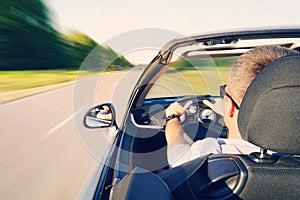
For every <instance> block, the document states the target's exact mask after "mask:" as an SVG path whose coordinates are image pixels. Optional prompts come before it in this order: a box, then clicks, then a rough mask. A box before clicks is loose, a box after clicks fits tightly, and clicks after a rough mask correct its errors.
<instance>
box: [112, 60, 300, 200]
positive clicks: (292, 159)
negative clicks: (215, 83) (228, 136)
mask: <svg viewBox="0 0 300 200" xmlns="http://www.w3.org/2000/svg"><path fill="white" fill-rule="evenodd" d="M299 67H300V56H288V57H283V58H279V59H277V60H275V61H274V62H272V63H271V64H269V66H268V67H266V68H265V69H264V70H263V71H262V72H261V73H260V74H259V75H257V77H256V78H255V79H254V81H253V82H252V84H251V85H250V86H249V88H248V90H247V92H246V94H245V97H244V100H243V102H242V104H241V107H240V113H239V121H238V125H239V128H240V129H241V133H242V134H243V138H245V139H246V140H247V141H249V142H251V143H253V144H256V145H257V146H260V147H261V151H260V152H254V153H252V154H250V155H209V156H206V157H201V158H199V159H196V160H193V161H190V162H188V163H186V164H183V165H181V166H178V167H175V168H172V169H169V170H165V171H163V172H160V173H157V174H155V173H152V172H150V171H149V170H146V169H144V168H140V167H136V168H135V169H134V170H133V172H132V173H130V174H127V175H126V176H125V177H124V178H123V179H122V180H121V181H120V183H119V184H117V185H116V186H115V188H114V189H113V192H112V199H141V198H142V199H261V198H263V199H297V198H299V186H300V183H299V178H300V173H299V170H300V157H299V156H293V155H299V154H300V149H299V145H298V144H299V142H300V141H299V137H298V135H297V134H299V130H300V124H299V112H300V106H299V99H300V96H299V94H300V81H299V77H300V70H299V69H300V68H299ZM274 108H275V109H274ZM267 149H268V150H272V151H275V152H277V154H274V155H268V154H267V153H266V150H267ZM282 155H284V156H282ZM140 172H143V173H140ZM124 187H126V188H128V189H127V190H126V192H125V191H124V190H122V188H123V189H124ZM133 188H134V189H133ZM283 191H284V192H283Z"/></svg>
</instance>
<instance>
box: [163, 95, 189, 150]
mask: <svg viewBox="0 0 300 200" xmlns="http://www.w3.org/2000/svg"><path fill="white" fill-rule="evenodd" d="M191 104H192V102H191V101H189V102H188V103H186V105H185V106H184V107H182V106H181V105H180V104H179V103H178V102H175V103H172V104H171V105H170V106H169V107H168V108H167V109H166V116H167V117H168V116H171V115H172V114H175V115H177V116H178V117H175V118H173V119H170V120H168V121H167V122H166V130H165V132H166V133H165V134H166V140H167V143H168V148H171V147H172V146H174V145H176V144H188V143H187V141H186V140H185V139H184V138H183V129H182V127H181V124H180V120H179V117H180V116H181V115H182V114H183V113H184V112H185V110H186V109H187V108H188V107H189V106H190V105H191Z"/></svg>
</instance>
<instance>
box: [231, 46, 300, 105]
mask: <svg viewBox="0 0 300 200" xmlns="http://www.w3.org/2000/svg"><path fill="white" fill-rule="evenodd" d="M294 54H298V52H297V51H295V50H292V49H288V48H285V47H281V46H262V47H256V48H253V49H252V50H250V51H248V52H246V53H244V54H243V55H241V56H240V57H239V58H238V59H237V60H236V61H235V62H234V63H233V65H232V69H231V74H230V77H229V81H228V84H227V85H228V88H232V90H235V94H236V101H237V103H238V104H241V102H242V100H243V97H244V94H245V93H246V90H247V88H248V86H249V85H250V83H251V82H252V80H253V79H254V78H255V76H256V75H257V74H258V73H259V72H260V71H261V70H262V69H263V68H264V67H265V66H267V65H268V64H269V63H271V62H272V61H274V60H275V59H277V58H280V57H282V56H286V55H294Z"/></svg>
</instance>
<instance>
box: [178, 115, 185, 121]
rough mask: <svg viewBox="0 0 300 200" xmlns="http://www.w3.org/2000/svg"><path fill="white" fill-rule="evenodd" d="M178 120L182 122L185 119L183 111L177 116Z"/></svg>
mask: <svg viewBox="0 0 300 200" xmlns="http://www.w3.org/2000/svg"><path fill="white" fill-rule="evenodd" d="M179 120H180V122H181V123H182V122H184V120H185V113H183V114H182V115H181V116H180V117H179Z"/></svg>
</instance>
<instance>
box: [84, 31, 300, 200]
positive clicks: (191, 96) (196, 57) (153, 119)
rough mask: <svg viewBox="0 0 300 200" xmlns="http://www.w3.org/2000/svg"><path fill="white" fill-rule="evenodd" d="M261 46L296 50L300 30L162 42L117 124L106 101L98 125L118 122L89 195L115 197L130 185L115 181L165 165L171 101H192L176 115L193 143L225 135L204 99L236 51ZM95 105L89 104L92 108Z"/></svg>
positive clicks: (221, 80)
mask: <svg viewBox="0 0 300 200" xmlns="http://www.w3.org/2000/svg"><path fill="white" fill-rule="evenodd" d="M264 45H280V46H284V47H287V48H292V49H295V50H298V49H299V46H300V29H298V28H293V27H292V28H271V29H265V28H264V29H255V30H243V31H230V32H223V33H213V34H205V35H196V36H191V37H186V38H180V39H175V40H172V41H170V42H169V43H167V44H166V45H165V46H164V47H162V49H161V50H160V51H159V53H158V54H157V56H156V57H155V58H154V59H153V60H152V61H151V63H150V64H149V65H148V66H147V67H146V68H145V70H144V71H143V73H142V75H141V76H140V78H139V80H138V82H137V83H136V85H135V88H134V90H133V92H132V94H131V96H130V99H129V101H128V103H127V105H126V112H125V116H124V118H123V122H122V123H121V124H116V122H115V120H114V117H115V115H118V113H116V112H115V110H114V106H113V105H111V104H107V106H109V107H110V109H111V112H112V115H113V118H112V119H111V124H109V125H107V124H106V123H104V124H101V122H99V124H98V125H99V127H102V128H105V127H106V128H108V126H113V127H117V130H118V131H117V132H116V134H115V139H114V143H113V145H111V147H110V150H109V151H108V152H109V153H108V154H107V158H106V163H105V164H104V167H103V168H102V169H101V171H98V175H99V176H96V177H98V178H97V186H96V187H95V188H94V189H91V190H90V192H91V191H92V193H93V199H97V200H98V199H109V198H113V197H115V196H116V195H113V193H114V192H115V193H116V191H117V192H120V191H123V192H124V193H127V192H128V190H134V188H131V187H130V186H131V185H130V184H129V183H128V184H127V185H126V186H127V187H125V186H124V185H122V186H121V185H120V186H119V187H118V184H119V183H120V182H122V179H124V177H126V176H128V174H130V173H131V172H132V171H134V170H136V169H143V170H145V172H151V173H154V174H159V173H161V172H162V171H167V170H169V165H168V160H167V143H166V139H165V135H164V126H165V123H166V122H165V109H166V108H167V107H168V106H169V105H170V104H171V103H173V102H175V101H179V102H180V103H181V104H183V105H184V104H185V103H186V102H188V101H192V102H193V104H192V105H190V106H189V108H188V109H187V111H186V112H185V113H184V115H183V117H182V118H181V119H180V121H181V124H182V126H183V128H184V130H185V132H186V138H187V140H189V141H190V142H191V143H192V142H194V141H197V140H200V139H203V138H206V137H216V138H217V137H227V129H226V127H225V125H224V120H223V116H222V115H220V114H219V113H216V112H215V111H213V110H212V109H211V108H209V107H207V106H206V105H205V104H203V100H208V101H211V102H213V101H215V100H216V99H217V98H219V86H220V85H223V84H226V83H227V80H228V76H229V74H230V70H231V65H232V63H233V62H234V61H235V60H236V59H237V58H238V56H240V55H241V54H243V53H244V52H247V51H249V50H251V49H252V48H254V47H257V46H264ZM101 106H103V105H101ZM101 106H100V107H101ZM98 108H99V106H96V107H95V108H93V109H92V110H91V111H92V113H94V112H95V109H98ZM88 113H91V112H88ZM87 116H89V117H90V116H91V115H90V114H88V115H87ZM95 121H97V119H95ZM98 125H95V126H96V127H98ZM87 127H89V126H87ZM298 167H299V166H298ZM98 170H99V169H98ZM143 170H142V171H143ZM132 179H133V178H132ZM141 184H142V183H140V184H139V187H142V186H141ZM120 187H121V188H120ZM137 188H138V187H137ZM148 190H150V191H151V188H148ZM161 195H162V196H161V198H158V199H163V197H164V196H163V195H164V194H161ZM125 196H126V195H125ZM146 199H147V198H146ZM212 199H213V197H212Z"/></svg>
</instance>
